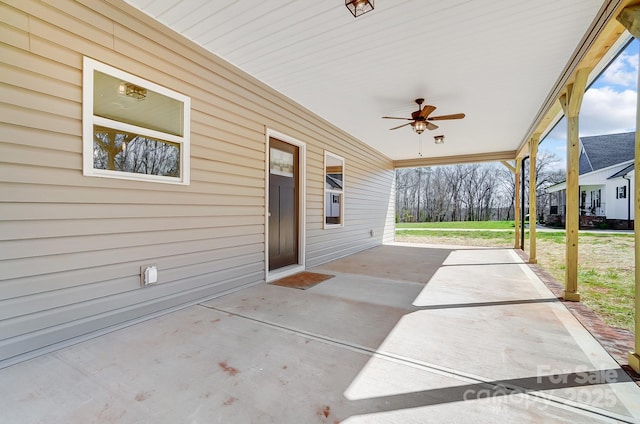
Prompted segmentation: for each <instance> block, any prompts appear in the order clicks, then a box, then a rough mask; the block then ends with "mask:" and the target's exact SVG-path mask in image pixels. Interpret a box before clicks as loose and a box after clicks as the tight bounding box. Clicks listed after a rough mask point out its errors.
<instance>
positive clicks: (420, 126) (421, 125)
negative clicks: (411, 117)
mask: <svg viewBox="0 0 640 424" xmlns="http://www.w3.org/2000/svg"><path fill="white" fill-rule="evenodd" d="M411 126H412V127H413V130H414V131H415V132H417V133H418V134H422V133H423V132H424V130H426V129H427V123H426V122H425V121H416V122H414V123H413V124H411Z"/></svg>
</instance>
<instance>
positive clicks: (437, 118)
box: [429, 113, 465, 121]
mask: <svg viewBox="0 0 640 424" xmlns="http://www.w3.org/2000/svg"><path fill="white" fill-rule="evenodd" d="M464 117H465V114H464V113H454V114H453V115H441V116H434V117H431V118H429V120H430V121H444V120H445V119H462V118H464Z"/></svg>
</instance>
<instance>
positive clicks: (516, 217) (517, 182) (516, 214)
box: [513, 158, 522, 249]
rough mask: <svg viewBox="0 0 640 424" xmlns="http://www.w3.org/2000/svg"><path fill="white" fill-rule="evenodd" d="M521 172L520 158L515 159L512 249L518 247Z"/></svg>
mask: <svg viewBox="0 0 640 424" xmlns="http://www.w3.org/2000/svg"><path fill="white" fill-rule="evenodd" d="M521 172H522V158H517V159H516V178H515V187H514V196H513V202H514V203H515V205H514V207H513V214H514V217H513V218H514V225H515V228H516V231H515V232H516V236H515V245H514V246H513V248H514V249H519V248H520V177H521V176H520V174H521Z"/></svg>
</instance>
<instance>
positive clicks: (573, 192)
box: [560, 68, 590, 302]
mask: <svg viewBox="0 0 640 424" xmlns="http://www.w3.org/2000/svg"><path fill="white" fill-rule="evenodd" d="M589 72H590V69H588V68H581V69H579V70H578V71H577V72H576V76H575V80H574V82H573V83H572V84H568V85H567V88H566V92H565V93H564V94H563V95H562V96H560V104H561V105H562V109H563V110H564V116H565V117H566V119H567V205H566V207H567V211H566V233H567V235H566V258H565V262H566V269H565V279H564V295H563V297H564V299H565V300H570V301H574V302H579V301H580V294H579V293H578V227H579V222H580V215H579V210H578V194H579V193H578V190H579V188H578V185H579V180H578V178H579V166H578V164H579V159H580V138H579V131H578V117H579V115H580V106H581V105H582V98H583V97H584V91H585V89H586V86H587V79H588V77H589Z"/></svg>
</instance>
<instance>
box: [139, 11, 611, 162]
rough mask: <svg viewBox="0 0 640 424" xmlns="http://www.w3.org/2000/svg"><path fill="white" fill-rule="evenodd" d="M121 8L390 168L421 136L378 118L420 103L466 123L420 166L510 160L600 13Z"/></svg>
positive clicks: (447, 128)
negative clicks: (506, 154) (448, 160)
mask: <svg viewBox="0 0 640 424" xmlns="http://www.w3.org/2000/svg"><path fill="white" fill-rule="evenodd" d="M127 1H128V3H130V4H131V5H133V6H134V7H136V8H138V9H140V10H142V11H143V12H145V13H147V14H148V15H150V16H151V17H153V18H155V19H156V20H158V21H160V22H162V23H163V24H165V25H167V26H168V27H170V28H172V29H173V30H175V31H176V32H178V33H181V34H182V35H184V36H185V37H187V38H189V39H191V40H193V41H195V42H196V43H198V44H200V45H201V46H203V47H205V48H206V49H208V50H210V51H211V52H213V53H215V54H216V55H218V56H220V57H222V58H224V59H225V60H227V61H228V62H230V63H232V64H234V65H236V66H237V67H239V68H240V69H242V70H244V71H245V72H247V73H249V74H251V75H253V76H254V77H256V78H258V79H259V80H261V81H263V82H264V83H266V84H268V85H269V86H271V87H273V88H274V89H276V90H278V91H279V92H281V93H283V94H284V95H286V96H288V97H289V98H291V99H293V100H295V101H296V102H298V103H300V104H301V105H303V106H304V107H306V108H308V109H309V110H311V111H312V112H314V113H316V114H317V115H319V116H321V117H323V118H324V119H326V120H328V121H329V122H331V123H333V124H334V125H336V126H338V127H340V128H342V129H343V130H345V131H347V132H348V133H350V134H352V135H353V136H355V137H357V138H358V139H360V140H362V141H363V142H365V143H367V144H369V145H370V146H372V147H373V148H375V149H377V150H379V151H380V152H382V153H384V154H385V155H387V156H388V157H390V158H391V159H394V160H400V159H410V158H416V157H418V145H419V136H418V135H417V134H416V133H414V132H413V130H412V129H411V127H404V128H401V129H398V130H395V131H389V128H391V127H394V126H397V125H400V124H402V123H403V121H395V120H387V119H381V117H382V116H384V115H391V116H401V117H402V116H407V117H409V116H410V114H411V112H412V111H414V110H416V109H417V106H416V104H415V103H414V102H413V100H414V99H415V98H417V97H424V98H425V99H426V102H425V103H426V104H433V105H435V106H436V107H437V108H438V109H437V110H436V111H435V112H434V113H433V114H432V116H437V115H440V114H451V113H458V112H464V113H466V115H467V117H466V118H465V119H463V120H452V121H439V122H436V123H437V124H438V125H439V126H440V128H439V129H437V130H435V131H425V133H424V134H423V135H422V139H423V146H424V147H423V156H425V157H440V156H455V155H469V154H481V153H489V152H500V151H510V150H515V149H516V148H517V147H518V146H519V145H520V143H521V142H522V141H523V139H524V138H525V137H526V136H527V131H528V129H529V128H530V126H531V124H532V123H533V120H534V118H535V116H536V114H537V113H538V111H539V110H540V108H541V107H542V105H543V102H544V100H545V98H546V97H547V95H548V94H549V92H550V91H551V90H552V88H553V86H554V84H555V83H556V81H557V80H558V78H559V76H560V74H561V72H562V70H563V69H564V67H565V65H566V64H567V63H568V62H569V60H570V58H571V57H572V54H573V53H574V51H575V50H576V48H577V46H578V44H579V43H580V40H581V39H582V37H583V35H584V34H585V32H586V31H587V29H588V28H589V26H590V25H591V23H592V21H593V20H594V18H595V17H596V15H597V14H598V11H599V9H600V8H601V6H602V5H603V3H604V2H603V1H602V0H536V1H531V0H447V1H442V0H377V1H376V2H375V10H373V11H372V12H369V13H368V14H365V15H363V16H361V17H359V18H357V19H354V17H353V16H352V15H351V14H350V13H349V11H348V10H347V9H346V8H345V6H344V1H343V0H317V1H312V0H288V1H287V0H269V1H264V0H235V1H211V0H182V1H175V0H127ZM406 122H408V121H406ZM439 134H444V135H445V144H442V145H435V144H434V143H433V136H434V135H439Z"/></svg>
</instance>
